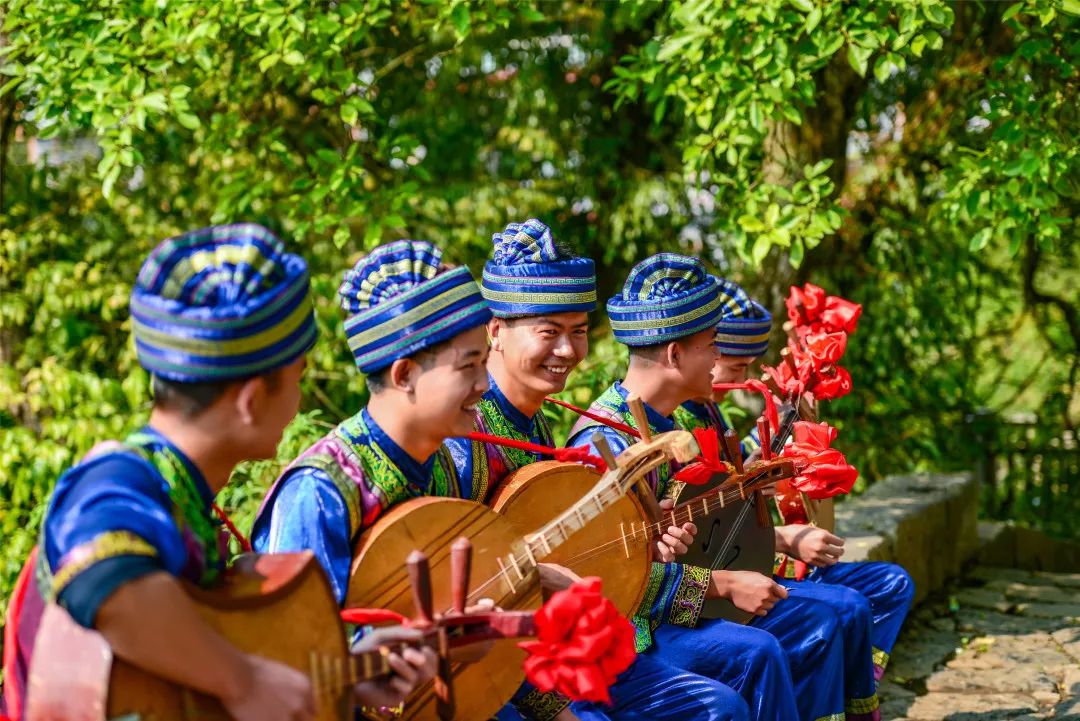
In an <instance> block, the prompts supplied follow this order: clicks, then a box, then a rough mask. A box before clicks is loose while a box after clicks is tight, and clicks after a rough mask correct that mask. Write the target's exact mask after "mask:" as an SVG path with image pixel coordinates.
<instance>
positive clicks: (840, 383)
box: [813, 366, 851, 401]
mask: <svg viewBox="0 0 1080 721" xmlns="http://www.w3.org/2000/svg"><path fill="white" fill-rule="evenodd" d="M814 376H815V381H814V390H813V394H814V398H817V399H818V400H819V401H831V400H833V399H834V398H840V397H842V396H846V395H847V394H848V393H850V392H851V374H850V373H848V371H847V368H844V367H843V366H832V367H831V368H829V369H827V370H822V371H820V372H815V374H814Z"/></svg>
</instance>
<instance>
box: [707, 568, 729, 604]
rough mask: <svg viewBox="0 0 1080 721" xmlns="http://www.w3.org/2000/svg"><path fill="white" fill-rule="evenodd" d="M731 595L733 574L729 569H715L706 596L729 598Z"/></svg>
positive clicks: (710, 597) (710, 576) (710, 577)
mask: <svg viewBox="0 0 1080 721" xmlns="http://www.w3.org/2000/svg"><path fill="white" fill-rule="evenodd" d="M730 596H731V576H730V574H729V572H728V571H713V572H712V573H711V574H710V575H709V588H708V589H706V591H705V598H708V599H714V598H728V597H730Z"/></svg>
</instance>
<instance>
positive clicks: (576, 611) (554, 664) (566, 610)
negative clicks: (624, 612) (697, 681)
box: [518, 576, 637, 704]
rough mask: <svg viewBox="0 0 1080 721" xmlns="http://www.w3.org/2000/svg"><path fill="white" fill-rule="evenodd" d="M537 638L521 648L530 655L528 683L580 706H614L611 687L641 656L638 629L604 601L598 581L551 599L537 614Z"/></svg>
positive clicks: (578, 585)
mask: <svg viewBox="0 0 1080 721" xmlns="http://www.w3.org/2000/svg"><path fill="white" fill-rule="evenodd" d="M536 636H537V640H535V641H523V642H521V643H519V644H518V646H519V647H521V648H523V649H525V651H527V652H528V653H529V658H527V659H526V660H525V677H526V678H527V679H528V680H529V683H531V684H532V685H533V686H536V688H538V689H540V691H542V692H544V693H548V692H551V691H558V692H559V693H561V694H563V695H564V696H567V697H569V698H571V699H573V700H575V701H594V702H600V701H602V702H604V703H608V704H610V703H611V695H610V694H609V693H608V687H609V686H611V685H612V684H613V683H615V678H616V676H618V675H619V674H620V673H622V672H623V671H625V670H626V669H628V668H629V667H630V664H631V663H633V661H634V658H635V657H636V656H637V653H636V652H635V651H634V627H633V626H632V625H631V624H630V622H629V621H627V620H626V619H625V618H623V617H622V616H621V615H619V611H618V610H617V609H616V608H615V605H614V604H612V603H611V601H609V600H607V599H606V598H604V596H603V595H602V594H601V589H600V579H599V578H597V577H595V576H590V577H588V578H584V579H582V580H581V581H578V582H577V583H575V584H573V585H572V586H570V587H569V588H567V589H566V590H564V591H558V592H557V593H555V594H553V595H552V597H551V600H549V601H548V602H547V603H545V604H544V607H543V608H541V609H540V610H539V611H537V612H536Z"/></svg>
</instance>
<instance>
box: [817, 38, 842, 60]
mask: <svg viewBox="0 0 1080 721" xmlns="http://www.w3.org/2000/svg"><path fill="white" fill-rule="evenodd" d="M843 45H844V36H843V34H842V33H834V34H833V35H832V37H831V38H830V39H829V41H828V42H826V43H825V44H824V45H818V52H819V54H820V55H821V57H830V56H832V55H833V54H834V53H835V52H836V51H837V50H839V49H840V48H841V47H843Z"/></svg>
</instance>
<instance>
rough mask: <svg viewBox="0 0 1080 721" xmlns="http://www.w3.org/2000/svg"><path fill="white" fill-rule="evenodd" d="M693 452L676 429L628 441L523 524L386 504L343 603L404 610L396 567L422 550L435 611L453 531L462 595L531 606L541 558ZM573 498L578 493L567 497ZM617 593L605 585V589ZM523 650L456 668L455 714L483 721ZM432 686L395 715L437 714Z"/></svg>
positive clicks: (451, 505) (510, 646)
mask: <svg viewBox="0 0 1080 721" xmlns="http://www.w3.org/2000/svg"><path fill="white" fill-rule="evenodd" d="M696 453H697V446H696V444H695V442H694V439H693V437H692V436H691V435H690V434H689V433H686V432H684V431H675V432H672V433H667V434H663V435H658V436H656V438H655V439H654V440H653V441H652V442H650V443H638V444H635V445H633V446H630V447H629V448H628V449H627V450H626V451H624V453H623V454H622V455H620V456H619V464H618V466H617V467H615V468H612V469H609V470H608V472H607V473H605V474H604V475H602V476H596V475H594V476H592V480H593V485H592V487H591V488H590V487H585V486H584V484H583V487H582V488H581V489H580V490H579V491H578V492H577V493H576V494H575V495H570V496H563V497H561V502H560V503H559V504H556V505H555V506H554V507H551V508H550V513H548V514H547V515H544V516H542V517H541V520H539V521H538V522H537V523H536V524H535V525H534V526H533V527H532V528H531V529H528V530H526V529H525V528H524V527H523V526H520V525H516V524H515V523H513V522H512V521H511V520H510V519H508V518H506V517H504V516H502V515H500V514H499V513H497V512H495V511H494V510H492V509H491V508H488V507H487V506H484V505H482V504H480V503H476V502H474V501H465V500H460V499H448V498H433V497H427V498H417V499H413V500H410V501H406V502H404V503H401V504H398V505H397V506H394V507H393V508H391V509H390V510H389V511H388V512H387V513H386V514H384V515H383V516H382V518H380V519H379V521H378V522H377V523H376V524H375V525H374V526H373V527H372V528H370V529H369V530H367V531H366V532H365V533H363V534H362V535H361V537H360V539H359V540H358V542H357V546H356V548H355V550H354V553H353V559H354V560H353V566H352V570H351V573H350V578H349V589H348V593H347V595H346V601H345V606H346V607H347V608H349V607H362V608H388V609H391V610H394V611H398V612H401V613H406V612H407V610H408V609H409V608H410V607H411V596H410V586H409V582H408V578H407V574H406V573H405V570H404V567H403V561H404V559H405V556H406V554H407V553H408V552H409V551H410V550H412V549H414V548H415V549H419V550H421V551H423V552H424V553H426V554H427V556H428V559H429V564H430V572H431V579H432V587H433V590H434V592H435V597H434V608H435V611H436V612H441V611H443V610H445V609H447V608H449V607H450V606H451V602H452V599H451V598H450V597H449V594H448V593H447V592H445V590H444V589H446V588H448V587H449V584H448V583H447V582H446V581H447V579H448V578H449V576H450V572H451V566H450V562H449V547H450V543H451V541H453V540H454V539H455V538H457V537H458V536H467V537H468V538H469V540H470V541H471V542H472V547H473V559H472V569H471V574H470V575H471V578H472V579H473V585H471V586H470V589H469V594H468V601H469V603H471V604H475V603H476V602H477V601H479V600H480V599H483V598H489V599H492V600H493V601H494V602H495V604H496V605H497V606H498V607H499V608H502V609H505V610H515V609H521V610H530V609H535V608H538V607H539V606H540V605H541V603H542V596H541V589H540V584H539V576H538V573H537V563H538V562H539V561H541V560H547V559H548V558H549V557H550V556H551V554H552V553H553V552H554V551H555V550H556V549H557V548H559V547H560V546H561V545H563V544H564V543H566V542H567V541H568V539H571V538H573V537H574V534H575V533H577V532H579V531H580V529H582V528H583V527H585V525H586V524H588V523H590V521H592V520H594V519H595V518H596V517H597V516H599V515H600V514H602V513H604V512H605V511H607V510H608V509H609V508H610V507H611V506H612V504H615V503H617V502H618V501H619V500H620V499H622V498H624V497H625V494H626V491H627V490H628V489H629V487H630V486H632V485H633V484H634V482H636V480H637V479H638V478H640V477H641V476H642V475H644V474H645V473H647V472H648V471H650V470H652V469H653V468H655V467H656V466H658V465H660V464H661V463H666V462H668V461H670V460H671V459H673V458H674V459H676V460H681V461H687V460H689V459H690V458H693V456H694V455H695V454H696ZM572 499H580V500H577V501H576V502H574V501H573V500H572ZM615 590H616V589H615V588H614V587H611V586H607V585H606V584H605V595H610V594H611V593H612V592H613V591H615ZM523 659H524V652H523V651H521V650H520V649H518V648H517V644H516V643H514V642H512V641H498V642H496V643H495V645H494V647H493V648H492V649H491V650H490V652H489V653H488V654H486V655H485V656H484V657H483V658H482V659H480V660H479V661H478V662H475V663H471V664H454V665H453V667H452V669H451V673H452V676H453V685H454V688H455V689H456V697H457V714H456V716H455V718H456V719H460V720H461V721H473V720H474V719H487V718H490V716H492V715H494V713H495V712H496V711H498V709H499V708H501V707H502V705H503V704H505V703H506V702H507V701H508V700H509V699H510V697H511V696H513V694H514V692H515V691H516V690H517V688H518V686H520V685H521V682H522V680H523V679H524V672H523V671H522V661H523ZM435 704H436V699H435V695H434V688H433V684H428V685H427V686H425V687H423V688H421V689H419V690H418V691H417V692H416V693H414V694H413V696H412V697H410V699H409V702H408V703H407V704H406V705H405V710H404V715H403V718H406V719H431V718H434V717H435V711H434V709H435Z"/></svg>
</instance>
